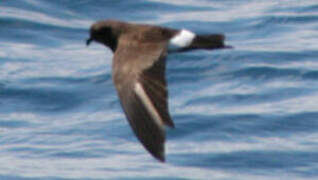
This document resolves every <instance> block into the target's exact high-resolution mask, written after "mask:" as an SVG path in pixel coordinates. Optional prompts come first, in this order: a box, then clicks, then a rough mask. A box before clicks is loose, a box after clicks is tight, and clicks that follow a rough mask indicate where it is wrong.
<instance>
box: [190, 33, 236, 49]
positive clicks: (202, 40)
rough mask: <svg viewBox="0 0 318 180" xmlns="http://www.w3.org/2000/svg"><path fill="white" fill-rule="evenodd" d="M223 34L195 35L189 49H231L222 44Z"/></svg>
mask: <svg viewBox="0 0 318 180" xmlns="http://www.w3.org/2000/svg"><path fill="white" fill-rule="evenodd" d="M224 40H225V36H224V35H223V34H208V35H197V36H195V38H194V39H193V41H192V43H191V44H190V47H189V49H220V48H231V46H226V45H225V44H224Z"/></svg>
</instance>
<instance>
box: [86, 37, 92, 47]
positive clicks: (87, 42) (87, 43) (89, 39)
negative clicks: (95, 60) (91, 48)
mask: <svg viewBox="0 0 318 180" xmlns="http://www.w3.org/2000/svg"><path fill="white" fill-rule="evenodd" d="M92 41H93V39H92V38H88V39H87V40H86V46H88V45H89V44H90V43H91V42H92Z"/></svg>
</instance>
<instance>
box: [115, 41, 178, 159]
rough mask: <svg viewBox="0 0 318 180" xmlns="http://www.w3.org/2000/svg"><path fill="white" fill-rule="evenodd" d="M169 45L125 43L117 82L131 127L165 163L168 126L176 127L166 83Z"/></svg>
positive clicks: (117, 67)
mask: <svg viewBox="0 0 318 180" xmlns="http://www.w3.org/2000/svg"><path fill="white" fill-rule="evenodd" d="M165 56H166V44H164V43H151V42H146V43H137V42H134V41H129V42H125V41H123V42H121V43H119V47H118V48H117V51H116V52H115V55H114V60H113V81H114V84H115V87H116V89H117V93H118V95H119V98H120V102H121V105H122V108H123V110H124V112H125V114H126V117H127V119H128V121H129V124H130V126H131V127H132V129H133V131H134V133H135V134H136V136H137V137H138V139H139V140H140V142H141V143H142V144H143V146H144V147H145V148H146V149H147V150H148V151H149V152H150V153H151V154H152V155H153V156H154V157H155V158H157V159H159V160H161V161H164V142H165V131H164V125H167V126H169V127H174V124H173V122H172V120H171V118H170V115H169V111H168V100H167V98H168V92H167V87H166V80H165Z"/></svg>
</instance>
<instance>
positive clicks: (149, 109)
mask: <svg viewBox="0 0 318 180" xmlns="http://www.w3.org/2000/svg"><path fill="white" fill-rule="evenodd" d="M180 32H181V31H180V30H175V29H169V28H164V27H159V26H152V25H142V24H131V23H125V22H120V21H114V20H106V21H99V22H97V23H95V24H93V25H92V26H91V29H90V38H89V39H88V40H87V45H89V44H90V42H91V41H96V42H99V43H102V44H104V45H106V46H107V47H109V48H110V49H111V50H112V51H113V52H114V57H113V72H112V77H113V82H114V84H115V87H116V90H117V93H118V96H119V99H120V103H121V106H122V108H123V110H124V112H125V114H126V117H127V119H128V122H129V124H130V126H131V127H132V129H133V131H134V133H135V135H136V136H137V138H138V139H139V141H140V142H141V143H142V145H143V146H144V147H145V148H146V149H147V150H148V151H149V152H150V153H151V154H152V155H153V156H154V157H155V158H157V159H158V160H160V161H165V156H164V142H165V132H164V126H168V127H174V123H173V121H172V120H171V118H170V115H169V108H168V92H167V84H166V80H165V60H166V56H167V54H168V52H181V51H187V50H192V49H216V48H225V47H226V46H224V36H223V35H221V34H214V35H199V36H193V39H191V37H192V34H191V33H188V34H190V35H189V37H190V39H189V40H191V41H189V42H190V44H188V45H186V46H180V47H178V48H177V49H175V48H174V50H173V51H170V50H169V47H170V43H171V39H173V38H174V37H177V36H178V34H180Z"/></svg>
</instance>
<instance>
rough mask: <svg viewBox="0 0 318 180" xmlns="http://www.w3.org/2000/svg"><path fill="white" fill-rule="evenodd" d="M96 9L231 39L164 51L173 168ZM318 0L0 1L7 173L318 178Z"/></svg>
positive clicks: (28, 178)
mask: <svg viewBox="0 0 318 180" xmlns="http://www.w3.org/2000/svg"><path fill="white" fill-rule="evenodd" d="M100 19H119V20H124V21H130V22H137V23H149V24H156V25H162V26H168V27H172V28H186V29H190V30H192V31H194V32H197V33H215V32H222V33H224V34H225V35H226V36H227V44H229V45H232V46H234V47H235V48H234V49H230V50H229V49H228V50H221V51H205V50H200V51H192V52H187V53H182V54H172V55H170V56H169V57H168V61H167V62H168V63H167V80H168V84H169V103H170V107H169V108H170V113H171V115H172V118H173V120H174V122H175V124H176V129H168V130H167V136H168V137H167V143H166V159H167V162H166V163H165V164H162V163H159V162H158V161H156V160H154V159H153V158H152V157H151V156H150V155H149V154H148V153H147V152H146V151H145V150H144V149H143V147H142V146H141V145H140V143H139V142H138V141H137V139H136V138H135V136H134V135H133V133H132V131H131V129H130V127H129V125H128V123H127V121H126V119H125V116H124V114H123V112H122V109H121V108H120V105H119V101H118V98H117V96H116V92H115V89H114V87H113V85H112V80H111V59H112V53H111V52H110V51H109V50H108V49H106V48H105V47H103V46H101V45H99V44H92V45H91V46H90V47H86V46H85V40H86V39H87V38H88V29H89V27H90V25H91V24H92V23H94V22H95V21H96V20H100ZM317 57H318V3H317V1H316V0H304V1H300V0H281V1H276V0H241V1H236V0H227V1H218V0H135V1H128V0H126V1H123V0H106V1H88V0H77V1H70V0H64V1H61V0H55V1H49V0H11V1H9V0H7V1H5V0H4V1H0V179H1V180H79V179H80V180H84V179H85V180H86V179H87V180H103V179H126V180H133V179H167V180H168V179H178V180H181V179H202V180H205V179H215V180H234V179H235V180H246V179H257V180H282V179H289V180H301V179H306V180H311V179H312V180H314V179H317V178H318V60H317Z"/></svg>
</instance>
